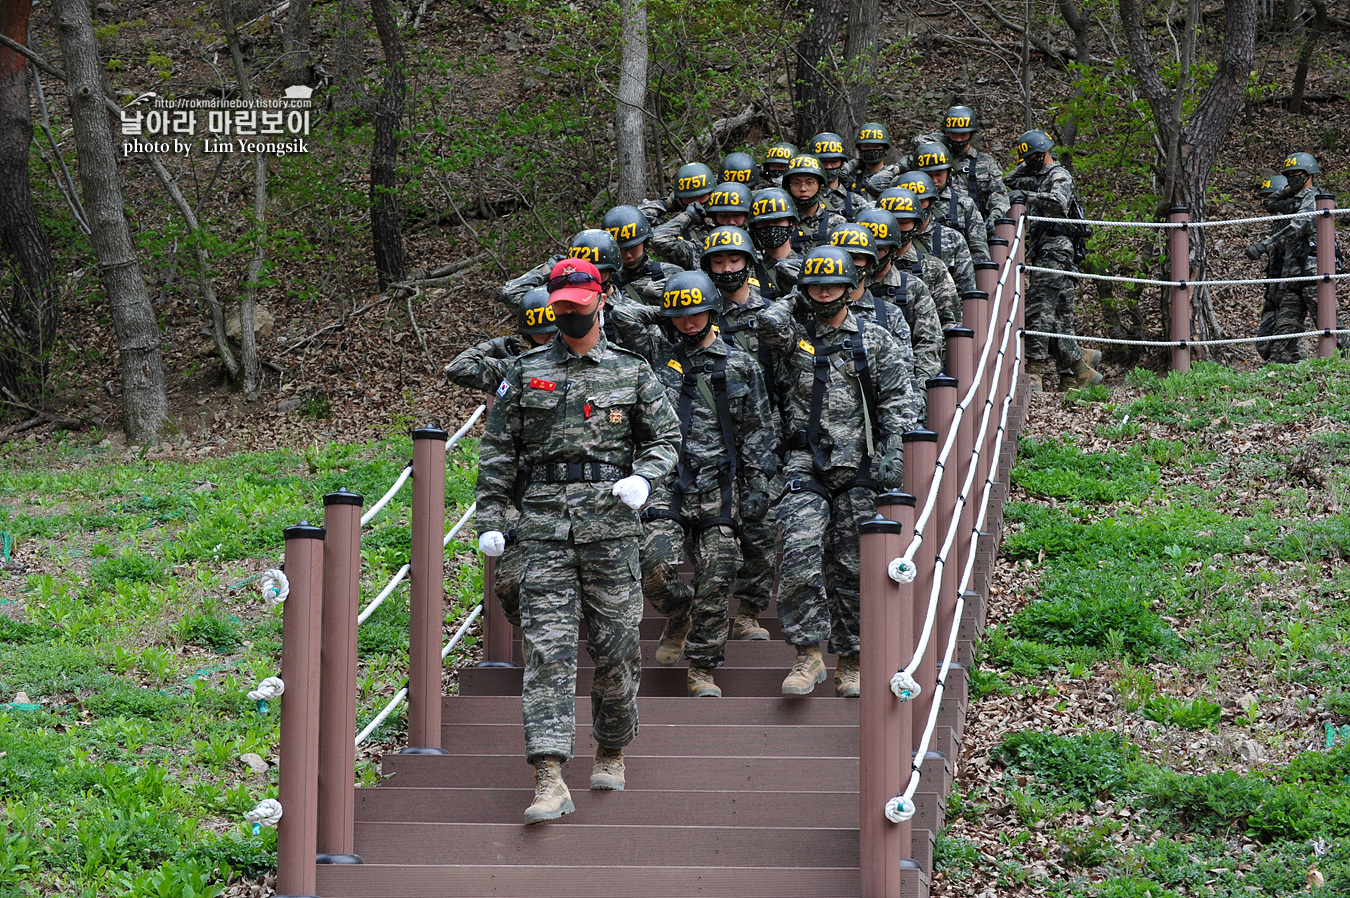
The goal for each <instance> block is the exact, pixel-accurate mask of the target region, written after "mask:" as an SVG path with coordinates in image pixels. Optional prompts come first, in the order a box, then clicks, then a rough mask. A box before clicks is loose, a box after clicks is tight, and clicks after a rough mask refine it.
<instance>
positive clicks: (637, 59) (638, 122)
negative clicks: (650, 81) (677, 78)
mask: <svg viewBox="0 0 1350 898" xmlns="http://www.w3.org/2000/svg"><path fill="white" fill-rule="evenodd" d="M619 14H620V17H621V18H622V20H623V51H622V54H621V56H620V59H619V94H618V97H617V99H616V105H615V109H614V135H615V137H616V138H617V142H618V150H619V202H620V203H621V204H622V203H627V204H628V205H632V206H636V205H637V204H638V203H640V202H642V200H643V198H644V197H646V195H647V144H646V128H645V127H644V126H645V124H646V123H645V121H644V120H643V112H644V110H645V108H646V104H647V0H623V2H622V4H621V6H620V13H619Z"/></svg>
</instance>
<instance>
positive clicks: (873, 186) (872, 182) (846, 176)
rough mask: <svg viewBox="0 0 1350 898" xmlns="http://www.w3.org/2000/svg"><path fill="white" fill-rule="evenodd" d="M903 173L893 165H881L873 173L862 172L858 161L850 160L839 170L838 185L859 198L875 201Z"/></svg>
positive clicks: (903, 171)
mask: <svg viewBox="0 0 1350 898" xmlns="http://www.w3.org/2000/svg"><path fill="white" fill-rule="evenodd" d="M904 173H905V169H902V168H901V167H900V166H898V165H895V164H894V163H892V164H891V165H883V166H881V168H879V169H877V170H876V171H874V172H863V171H862V168H861V165H860V163H859V162H858V160H857V159H850V160H848V161H847V162H845V163H844V166H843V168H842V169H840V173H839V183H840V184H842V185H844V186H846V187H847V188H848V189H849V190H851V191H853V192H854V193H856V194H858V195H860V196H865V197H867V198H868V199H871V200H875V199H876V198H877V197H879V196H881V192H882V191H883V190H885V189H886V188H887V187H890V186H891V185H892V184H894V183H895V179H896V178H898V177H900V176H901V175H903V174H904Z"/></svg>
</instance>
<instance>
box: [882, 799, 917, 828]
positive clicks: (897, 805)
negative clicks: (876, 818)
mask: <svg viewBox="0 0 1350 898" xmlns="http://www.w3.org/2000/svg"><path fill="white" fill-rule="evenodd" d="M917 810H918V808H916V807H915V806H914V802H913V801H912V800H910V799H908V798H906V797H905V796H903V795H897V796H895V797H894V798H892V799H891V800H890V801H888V802H886V819H887V820H889V821H891V822H892V823H904V822H905V821H906V820H909V819H910V818H911V817H913V816H914V814H915V813H916V812H917Z"/></svg>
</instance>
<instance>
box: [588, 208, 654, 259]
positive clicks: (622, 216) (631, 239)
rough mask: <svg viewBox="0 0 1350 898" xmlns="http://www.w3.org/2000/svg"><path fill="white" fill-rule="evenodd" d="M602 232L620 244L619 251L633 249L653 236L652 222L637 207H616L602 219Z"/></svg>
mask: <svg viewBox="0 0 1350 898" xmlns="http://www.w3.org/2000/svg"><path fill="white" fill-rule="evenodd" d="M600 227H601V229H602V230H605V231H608V232H609V235H610V236H611V237H613V238H614V239H615V240H617V241H618V243H619V249H631V248H632V247H635V246H637V245H638V244H639V243H645V242H646V240H647V238H649V237H651V236H652V226H651V222H649V221H647V216H645V215H643V214H642V210H640V209H638V207H637V206H615V207H614V208H613V209H610V210H609V211H608V212H606V213H605V217H604V218H602V219H600Z"/></svg>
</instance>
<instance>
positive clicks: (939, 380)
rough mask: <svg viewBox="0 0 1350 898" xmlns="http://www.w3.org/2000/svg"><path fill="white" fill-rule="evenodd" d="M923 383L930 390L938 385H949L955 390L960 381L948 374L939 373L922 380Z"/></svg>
mask: <svg viewBox="0 0 1350 898" xmlns="http://www.w3.org/2000/svg"><path fill="white" fill-rule="evenodd" d="M923 385H924V386H925V387H927V388H928V389H930V390H933V389H937V388H939V387H951V388H952V389H953V390H955V389H956V388H957V387H959V386H961V382H960V381H959V380H957V379H956V378H954V377H952V376H951V375H950V374H939V375H938V376H937V377H930V378H928V380H926V381H924V382H923Z"/></svg>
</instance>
